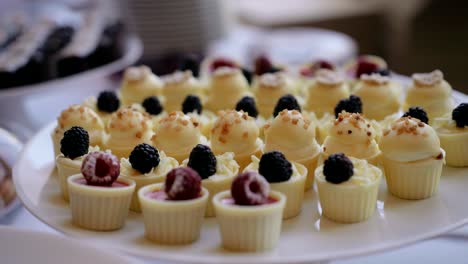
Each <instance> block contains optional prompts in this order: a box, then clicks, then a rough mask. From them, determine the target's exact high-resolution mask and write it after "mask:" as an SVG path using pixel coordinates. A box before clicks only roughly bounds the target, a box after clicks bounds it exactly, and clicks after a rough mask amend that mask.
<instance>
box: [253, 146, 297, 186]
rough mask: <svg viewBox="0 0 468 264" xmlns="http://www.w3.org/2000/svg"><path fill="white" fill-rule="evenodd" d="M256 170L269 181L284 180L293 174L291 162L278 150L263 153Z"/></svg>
mask: <svg viewBox="0 0 468 264" xmlns="http://www.w3.org/2000/svg"><path fill="white" fill-rule="evenodd" d="M258 172H259V173H260V175H262V176H263V177H265V179H266V180H267V181H268V182H270V183H275V182H285V181H287V180H289V179H290V178H291V176H292V174H293V170H292V164H291V162H289V161H288V160H287V159H286V157H285V156H284V155H283V153H281V152H279V151H270V152H267V153H265V154H263V155H262V157H261V158H260V163H259V164H258Z"/></svg>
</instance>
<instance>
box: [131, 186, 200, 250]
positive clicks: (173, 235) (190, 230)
mask: <svg viewBox="0 0 468 264" xmlns="http://www.w3.org/2000/svg"><path fill="white" fill-rule="evenodd" d="M162 188H164V184H163V183H156V184H151V185H148V186H145V187H143V188H141V189H140V190H139V191H138V198H139V199H140V204H141V210H142V213H143V222H144V225H145V236H146V238H148V239H149V240H151V241H154V242H157V243H161V244H173V245H177V244H188V243H192V242H194V241H195V240H197V239H198V238H199V237H200V230H201V226H202V223H203V218H204V215H205V208H206V204H207V202H208V196H209V193H208V191H207V190H206V189H205V188H202V195H201V196H200V197H199V198H195V199H191V200H186V201H170V200H164V201H162V200H157V199H152V198H149V197H147V196H146V194H147V193H150V192H154V191H159V190H161V189H162Z"/></svg>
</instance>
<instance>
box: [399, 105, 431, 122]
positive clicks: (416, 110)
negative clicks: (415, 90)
mask: <svg viewBox="0 0 468 264" xmlns="http://www.w3.org/2000/svg"><path fill="white" fill-rule="evenodd" d="M406 116H410V117H413V118H417V119H419V120H421V121H422V122H424V123H426V124H429V118H428V117H427V113H426V111H424V109H422V108H421V107H419V106H416V107H410V109H408V111H407V112H406V113H404V114H403V117H406Z"/></svg>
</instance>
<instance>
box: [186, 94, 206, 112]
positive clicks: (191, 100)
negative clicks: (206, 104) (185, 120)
mask: <svg viewBox="0 0 468 264" xmlns="http://www.w3.org/2000/svg"><path fill="white" fill-rule="evenodd" d="M202 110H203V106H202V104H201V101H200V98H198V96H195V95H187V97H185V100H184V102H183V103H182V112H184V114H188V113H192V112H195V111H196V112H197V113H198V114H201V112H202Z"/></svg>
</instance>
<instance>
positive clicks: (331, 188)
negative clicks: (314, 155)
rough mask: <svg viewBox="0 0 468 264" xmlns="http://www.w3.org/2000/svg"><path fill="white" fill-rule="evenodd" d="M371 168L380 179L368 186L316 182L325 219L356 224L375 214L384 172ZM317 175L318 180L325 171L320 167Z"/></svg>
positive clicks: (316, 171)
mask: <svg viewBox="0 0 468 264" xmlns="http://www.w3.org/2000/svg"><path fill="white" fill-rule="evenodd" d="M322 166H323V165H322ZM369 166H371V170H373V173H376V174H377V177H378V179H377V180H375V181H374V182H373V183H370V184H368V185H357V184H356V185H342V184H333V183H330V182H327V181H325V180H316V183H317V190H318V194H319V200H320V206H321V207H322V214H323V215H324V216H325V217H327V218H329V219H330V220H333V221H336V222H342V223H355V222H361V221H364V220H366V219H367V218H369V217H370V216H371V215H372V214H373V213H374V211H375V207H376V205H377V195H378V191H379V183H380V180H381V179H382V171H381V170H380V169H379V168H377V167H375V166H373V165H370V164H369ZM315 173H316V175H315V177H316V179H318V176H319V173H323V169H322V168H320V167H319V168H317V169H316V170H315Z"/></svg>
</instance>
